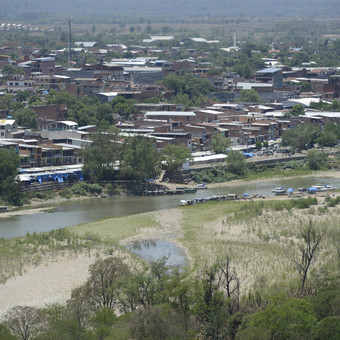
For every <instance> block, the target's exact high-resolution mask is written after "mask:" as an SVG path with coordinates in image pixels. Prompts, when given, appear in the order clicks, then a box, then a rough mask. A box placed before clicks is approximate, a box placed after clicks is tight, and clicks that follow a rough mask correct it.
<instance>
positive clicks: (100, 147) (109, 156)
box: [83, 127, 121, 181]
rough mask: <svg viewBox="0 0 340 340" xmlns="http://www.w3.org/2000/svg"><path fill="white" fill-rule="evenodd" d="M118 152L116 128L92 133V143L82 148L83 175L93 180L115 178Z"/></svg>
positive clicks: (119, 149)
mask: <svg viewBox="0 0 340 340" xmlns="http://www.w3.org/2000/svg"><path fill="white" fill-rule="evenodd" d="M120 152H121V147H120V144H119V143H118V129H117V128H115V127H111V128H110V129H109V130H106V131H100V132H98V133H96V134H94V135H93V136H92V143H91V144H90V145H89V146H87V147H86V148H85V149H84V150H83V156H84V167H83V172H84V174H85V176H86V177H87V178H90V179H91V180H93V181H100V180H104V179H115V178H116V176H117V173H118V169H117V162H118V161H119V159H120Z"/></svg>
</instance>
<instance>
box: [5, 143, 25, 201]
mask: <svg viewBox="0 0 340 340" xmlns="http://www.w3.org/2000/svg"><path fill="white" fill-rule="evenodd" d="M19 164H20V159H19V156H18V155H17V153H16V152H15V150H14V149H10V150H7V149H0V202H3V203H5V204H11V205H22V197H21V194H20V183H18V182H16V180H15V177H16V176H17V168H18V166H19Z"/></svg>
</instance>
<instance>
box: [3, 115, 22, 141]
mask: <svg viewBox="0 0 340 340" xmlns="http://www.w3.org/2000/svg"><path fill="white" fill-rule="evenodd" d="M17 126H18V124H17V123H16V121H15V119H1V120H0V138H6V137H9V133H10V132H13V131H16V129H17Z"/></svg>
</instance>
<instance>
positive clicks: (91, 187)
mask: <svg viewBox="0 0 340 340" xmlns="http://www.w3.org/2000/svg"><path fill="white" fill-rule="evenodd" d="M87 190H88V191H89V192H90V193H91V194H96V195H99V194H100V193H101V192H102V191H103V188H102V187H101V185H100V184H88V187H87Z"/></svg>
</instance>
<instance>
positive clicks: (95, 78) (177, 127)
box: [0, 36, 340, 168]
mask: <svg viewBox="0 0 340 340" xmlns="http://www.w3.org/2000/svg"><path fill="white" fill-rule="evenodd" d="M172 39H173V37H155V36H151V37H150V39H149V40H148V41H145V42H144V43H146V44H149V43H152V42H154V41H157V40H164V41H171V40H172ZM195 39H196V40H195ZM193 41H194V42H195V43H209V44H211V45H213V44H214V43H216V42H215V41H206V40H205V39H203V40H202V39H199V38H193ZM74 45H75V47H74V48H72V54H73V55H75V54H78V55H79V56H81V55H83V54H85V55H86V54H91V55H92V56H95V57H96V58H97V59H98V60H100V59H101V58H104V57H105V56H106V55H107V53H109V52H110V51H111V52H115V53H125V52H126V51H127V46H125V45H122V44H99V43H97V42H76V43H75V44H74ZM183 48H184V47H183ZM183 48H182V47H171V48H167V49H161V50H159V49H155V48H152V47H149V48H145V47H135V48H129V52H131V53H132V54H133V55H135V56H136V57H134V58H130V59H124V58H121V59H112V60H111V62H109V63H106V62H99V63H96V64H86V63H84V64H82V63H81V62H78V63H77V64H75V63H73V62H70V65H73V66H72V67H62V66H60V65H58V57H59V56H60V55H64V54H65V53H67V49H64V50H58V51H54V53H52V54H49V55H47V56H41V55H39V50H33V51H32V53H31V54H30V55H28V54H27V53H25V49H19V48H18V47H13V46H12V47H8V46H7V47H6V46H0V69H3V68H4V66H6V65H12V66H15V67H17V68H20V69H21V72H18V74H13V75H12V76H11V77H9V79H8V80H7V83H6V84H3V85H2V86H1V88H0V91H1V92H0V95H1V94H2V95H5V94H8V93H9V94H13V95H15V94H17V93H18V92H19V91H24V90H27V91H29V92H32V93H39V94H40V95H41V96H44V95H45V94H47V93H48V92H49V91H50V90H51V89H53V90H57V91H67V92H69V93H71V94H74V95H76V96H77V97H82V96H91V95H96V96H97V97H98V98H99V100H100V101H101V102H103V103H104V102H110V101H112V100H113V99H114V98H116V97H117V96H123V97H124V98H126V99H129V98H133V99H136V100H137V101H138V102H139V104H136V113H134V114H133V119H132V120H131V121H124V120H123V119H121V117H118V120H117V121H116V125H117V126H118V127H119V128H120V130H121V135H122V138H124V137H125V136H128V135H135V134H142V135H144V136H147V137H150V138H154V139H155V146H156V148H157V149H159V150H161V149H162V148H163V147H164V146H166V145H168V144H174V145H180V144H185V145H186V146H188V147H189V148H190V149H191V150H192V151H206V150H209V149H210V143H211V140H212V138H213V136H214V135H215V134H222V135H223V136H225V137H227V138H230V140H231V142H232V147H240V146H243V147H244V148H245V149H247V148H248V147H249V146H250V145H254V144H255V143H256V142H258V141H260V142H264V141H269V140H277V139H279V138H280V137H281V136H282V133H283V131H285V130H286V129H289V128H291V127H294V126H296V125H299V124H301V123H311V124H316V125H320V126H322V125H323V124H325V123H326V122H329V121H337V120H338V119H340V113H339V112H318V111H315V110H310V109H309V106H310V103H311V102H315V101H319V100H320V99H323V100H332V99H335V98H339V86H340V76H339V75H337V71H338V70H337V69H336V68H332V67H328V68H313V67H312V65H306V66H305V67H303V68H288V67H285V66H283V65H280V64H279V62H278V61H277V60H276V59H275V58H264V62H265V64H266V65H267V66H268V67H266V68H264V69H262V70H258V71H257V72H256V73H255V74H254V76H253V78H252V79H244V78H241V77H240V76H239V75H238V74H236V73H234V72H229V73H225V72H220V73H216V72H210V71H211V70H212V67H211V65H209V64H206V63H205V64H202V63H200V62H199V60H200V57H201V56H202V55H204V53H206V52H200V51H199V50H195V49H185V52H186V53H187V54H188V58H186V59H178V60H176V61H168V60H161V59H159V57H158V56H157V54H164V53H168V54H169V56H171V58H169V59H171V60H173V56H174V55H176V53H178V51H179V50H181V49H183ZM14 49H15V53H16V54H18V55H19V58H18V59H16V60H12V58H11V57H9V55H10V54H11V53H12V52H13V50H14ZM237 49H238V47H237V46H236V43H234V46H232V47H230V48H228V49H224V50H225V52H226V53H235V51H237ZM182 52H183V51H182ZM139 54H140V55H141V56H138V55H139ZM142 55H143V56H142ZM80 59H81V58H80ZM182 70H187V71H189V72H191V73H192V74H193V75H194V76H196V77H202V78H205V79H208V80H210V81H211V84H212V85H213V86H214V88H215V89H214V92H212V93H211V94H210V101H209V104H208V105H207V106H206V107H200V108H191V109H190V110H185V108H184V105H181V104H170V103H158V104H148V103H145V100H146V99H148V98H152V97H160V96H162V97H163V98H165V99H171V97H172V96H173V95H174V91H173V90H169V89H167V88H166V87H165V86H164V85H162V84H160V83H158V82H157V81H159V80H161V79H163V78H164V77H165V76H166V75H168V74H169V73H172V72H174V73H176V74H178V73H180V72H181V71H182ZM216 74H217V75H216ZM302 82H304V83H306V82H307V83H310V85H311V88H312V89H313V92H312V93H301V91H300V90H299V85H300V84H301V83H302ZM249 89H253V90H255V91H256V92H257V93H258V94H259V96H260V98H261V99H262V102H265V103H266V104H256V103H235V100H237V98H238V97H239V95H240V92H241V91H242V90H249ZM297 104H300V105H302V106H303V107H304V108H305V110H306V113H305V115H303V116H298V117H293V118H285V117H286V116H285V112H287V110H289V109H291V108H292V107H293V106H294V105H297ZM32 109H33V110H34V111H35V112H36V114H37V116H38V124H39V128H38V129H37V130H34V131H32V130H30V129H26V128H23V127H19V126H18V125H17V123H16V121H15V120H14V119H13V118H11V116H10V112H8V111H6V110H0V148H10V147H13V148H15V149H16V150H17V152H18V154H19V155H20V157H21V167H22V168H32V167H33V168H35V167H45V166H63V165H76V164H81V163H82V161H83V160H82V154H81V149H82V148H84V147H85V146H86V145H89V143H91V134H93V133H95V132H96V126H93V125H91V126H79V125H78V124H77V123H76V122H73V121H69V120H67V117H68V114H67V112H68V111H67V110H68V108H67V105H66V104H58V105H40V106H33V107H32Z"/></svg>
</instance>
